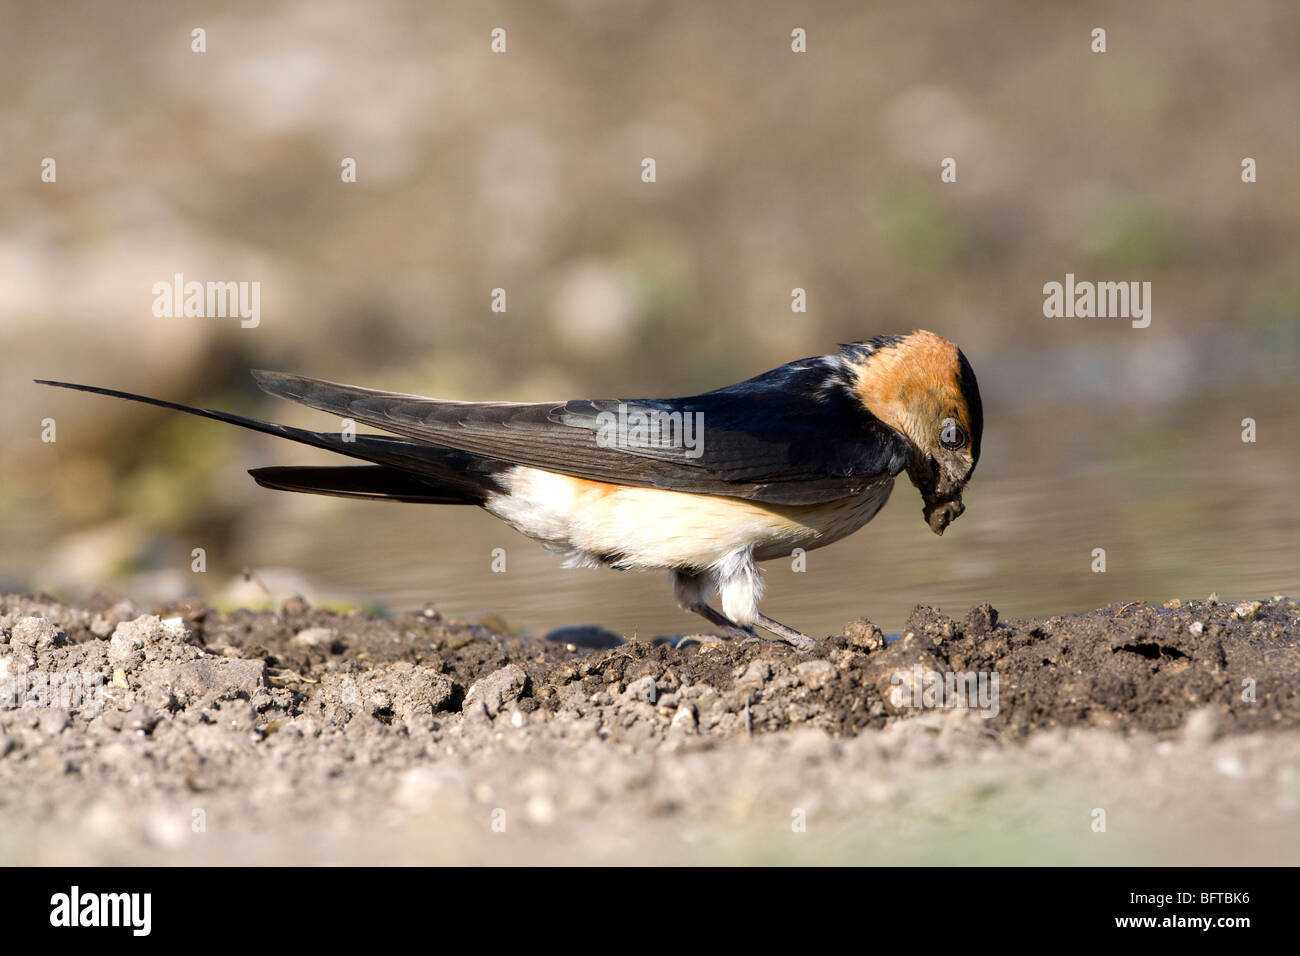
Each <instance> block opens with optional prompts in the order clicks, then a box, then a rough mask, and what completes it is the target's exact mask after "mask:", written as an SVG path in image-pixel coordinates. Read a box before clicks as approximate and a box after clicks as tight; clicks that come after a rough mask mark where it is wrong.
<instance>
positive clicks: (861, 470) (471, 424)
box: [253, 359, 907, 504]
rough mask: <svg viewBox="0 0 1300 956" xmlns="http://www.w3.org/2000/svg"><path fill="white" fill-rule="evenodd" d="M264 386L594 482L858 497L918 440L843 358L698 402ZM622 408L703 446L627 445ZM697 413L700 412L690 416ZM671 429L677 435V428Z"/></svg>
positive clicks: (787, 370) (792, 498)
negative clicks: (861, 394) (867, 397)
mask: <svg viewBox="0 0 1300 956" xmlns="http://www.w3.org/2000/svg"><path fill="white" fill-rule="evenodd" d="M253 375H254V377H255V378H256V379H257V382H258V384H259V385H260V386H261V387H262V388H263V389H265V390H266V391H267V392H269V393H270V394H272V395H277V396H280V397H282V398H288V399H291V400H293V401H296V402H301V403H302V404H304V405H309V406H311V407H312V408H316V409H320V410H321V411H325V412H329V413H331V414H334V415H338V416H341V417H343V418H348V419H353V420H355V421H358V422H364V423H366V424H368V425H372V426H375V427H378V428H383V429H385V430H387V431H390V432H393V433H395V434H397V435H401V436H403V437H405V438H407V439H413V440H416V441H420V442H428V443H430V444H433V445H438V446H442V447H446V448H454V449H459V450H462V451H466V452H470V453H473V454H475V455H481V456H485V457H489V458H492V459H496V460H499V461H505V462H510V463H513V464H517V465H526V466H529V467H532V468H540V469H543V470H546V471H552V472H558V473H560V474H565V475H572V476H574V477H577V478H585V479H589V480H593V481H604V482H613V483H617V484H624V485H636V486H641V487H646V488H662V489H666V490H670V491H689V492H697V493H703V494H716V495H731V496H735V497H740V498H749V499H752V500H755V501H762V502H768V503H771V504H814V503H817V502H823V501H833V500H836V499H839V498H844V497H847V496H849V495H853V494H857V493H859V492H861V491H863V490H864V489H866V488H868V487H871V486H873V485H876V484H879V483H882V482H884V481H887V480H889V479H890V478H892V477H893V476H895V475H897V474H899V473H900V472H901V471H902V470H903V469H904V468H905V467H906V462H907V445H906V442H905V440H904V439H903V438H902V436H900V435H899V434H898V433H897V432H895V431H893V430H892V429H890V428H888V427H887V426H885V425H884V424H883V423H881V422H880V421H879V420H878V419H877V418H875V417H874V416H873V415H871V414H870V413H869V412H868V411H867V410H866V409H865V408H864V407H863V406H862V404H861V403H860V402H859V401H857V399H856V397H855V396H854V395H853V394H852V392H851V391H850V389H849V388H848V385H847V382H845V381H843V380H842V379H841V376H842V375H843V372H842V370H841V366H839V365H838V364H837V363H836V362H835V360H834V359H808V360H805V361H802V362H793V363H791V364H789V365H785V366H782V367H781V368H778V369H774V370H773V371H771V372H767V373H764V374H763V375H760V376H758V377H756V378H753V379H750V380H748V381H745V382H741V383H739V384H737V385H732V386H729V387H727V388H723V389H718V390H717V391H713V392H708V393H705V394H703V395H697V396H693V397H689V398H675V399H643V400H637V399H633V400H627V401H620V400H618V399H608V400H597V401H585V400H584V401H571V402H548V403H541V404H508V403H498V402H451V401H443V400H440V399H431V398H421V397H419V396H416V395H403V394H399V393H395V392H381V391H375V390H372V389H366V388H357V387H355V386H350V385H338V384H334V383H331V382H322V381H319V380H317V379H310V378H303V377H300V376H296V375H288V374H285V373H281V372H263V371H255V372H254V373H253ZM620 407H622V408H623V409H624V410H627V411H628V412H629V414H630V415H631V418H630V419H628V420H627V423H628V424H630V425H632V427H633V428H635V415H636V413H637V411H641V412H649V413H655V414H657V415H660V416H666V417H661V418H660V419H659V421H660V422H661V423H669V427H671V423H672V422H673V418H672V416H674V415H676V416H677V421H678V422H686V421H688V422H689V423H690V424H691V425H692V426H693V425H694V424H695V423H696V422H697V421H698V422H699V423H700V424H701V426H702V428H701V429H700V432H699V434H698V435H697V436H695V437H698V438H701V439H702V441H700V442H699V443H698V447H697V448H693V447H691V445H692V442H691V441H690V440H689V439H690V438H691V437H692V435H691V432H686V431H680V432H678V438H679V439H683V440H679V441H678V443H677V444H676V445H670V444H668V443H666V442H665V443H660V444H652V445H647V444H638V443H637V441H636V436H635V435H634V434H632V435H629V437H630V438H631V441H619V439H618V435H619V430H618V425H617V423H618V421H619V414H620ZM688 416H689V417H688ZM669 434H670V432H669Z"/></svg>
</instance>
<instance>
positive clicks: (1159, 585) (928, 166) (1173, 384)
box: [0, 0, 1300, 637]
mask: <svg viewBox="0 0 1300 956" xmlns="http://www.w3.org/2000/svg"><path fill="white" fill-rule="evenodd" d="M0 15H2V16H3V26H2V27H0V144H3V145H2V146H0V351H2V352H3V355H4V376H3V380H2V381H0V390H2V394H0V397H2V398H3V401H2V402H0V442H2V445H0V482H3V495H2V497H0V522H2V527H3V535H2V539H0V585H2V586H3V587H4V589H6V590H36V589H40V590H45V591H49V592H51V593H53V594H55V595H57V596H60V597H63V598H70V599H76V598H79V597H85V596H86V595H88V594H90V593H92V592H94V591H95V590H97V589H100V588H110V589H113V590H114V591H116V592H118V593H121V594H125V595H127V596H129V597H132V598H134V599H136V600H137V601H140V602H149V601H158V600H164V599H170V598H175V597H180V596H184V595H188V594H199V595H202V596H204V597H206V598H208V599H210V600H216V601H221V602H225V603H240V604H258V603H263V602H270V601H275V600H279V599H280V598H282V597H283V596H285V595H287V594H288V593H292V592H302V593H304V594H306V595H307V596H308V597H309V598H311V599H312V600H314V601H319V602H328V603H338V604H352V605H364V606H369V607H376V608H391V609H401V608H409V607H417V606H421V605H424V604H426V603H432V604H434V605H435V606H437V607H438V608H440V609H441V610H443V611H444V612H446V613H448V614H449V615H451V616H463V617H467V618H470V619H479V618H482V617H484V616H485V615H491V616H493V620H494V623H497V624H500V623H501V621H504V622H505V623H506V625H507V626H509V627H510V628H512V629H515V630H529V631H536V632H539V633H540V632H542V631H545V630H547V629H549V628H552V627H555V626H559V625H563V624H575V623H599V624H602V625H605V626H607V627H610V628H613V629H615V630H618V631H621V632H625V633H627V634H629V635H636V636H641V637H649V636H653V635H656V634H675V633H680V632H682V631H683V630H686V629H690V628H692V627H694V622H693V621H692V619H690V618H688V617H686V616H685V615H683V614H681V612H679V611H677V610H676V608H675V607H674V606H673V604H672V601H671V598H670V595H669V593H668V588H667V586H666V582H665V581H663V580H660V579H658V578H656V577H647V576H630V575H620V574H617V573H615V572H611V571H586V570H573V571H565V570H562V569H561V568H560V566H559V563H558V561H556V560H555V559H554V558H552V557H551V556H549V555H547V554H545V553H544V552H543V551H542V550H541V549H540V547H538V546H537V545H535V544H533V543H532V542H530V541H528V540H527V539H524V538H522V537H520V536H518V535H516V534H515V533H514V532H512V531H510V529H508V528H506V527H505V526H504V525H501V524H499V523H498V522H496V521H495V519H492V518H491V517H489V516H487V515H485V514H482V513H479V512H477V511H474V510H471V509H452V508H441V509H439V508H420V507H417V506H409V505H390V504H385V503H367V502H346V501H341V500H337V499H330V498H318V497H307V496H292V495H285V494H279V493H274V492H270V491H265V490H262V489H259V488H257V487H256V486H255V485H253V483H252V481H251V480H250V479H248V478H247V477H246V475H245V474H244V472H245V470H246V469H247V468H249V467H256V466H259V465H267V464H277V463H278V464H289V463H312V462H322V461H325V460H328V458H329V456H326V455H323V454H321V453H317V452H312V451H311V450H309V449H303V448H299V447H296V446H293V445H291V444H288V443H284V442H276V441H274V440H273V439H269V438H265V437H262V436H257V435H250V434H245V433H242V432H240V431H238V430H236V429H233V428H229V427H226V426H222V425H219V424H216V423H210V422H204V421H201V420H196V419H192V418H188V417H183V416H179V415H175V414H168V413H163V412H160V411H157V410H154V409H149V408H144V407H141V406H136V405H129V404H126V403H120V402H114V401H111V400H108V399H101V398H96V397H93V396H88V395H83V394H77V393H66V392H57V391H53V390H49V389H43V388H40V387H38V386H35V385H33V384H31V381H30V380H31V379H32V378H37V377H43V378H56V379H64V380H72V381H81V382H88V383H92V384H99V385H107V386H113V387H119V388H125V389H128V390H135V391H142V392H146V393H149V394H153V395H158V396H162V397H166V398H170V399H174V400H179V401H186V402H190V403H196V404H200V405H207V406H214V407H223V408H227V409H231V410H236V411H241V412H245V413H252V414H257V415H261V416H273V417H274V418H276V419H277V420H279V421H283V422H287V423H292V424H300V425H313V426H316V427H330V426H331V424H332V423H331V422H330V420H329V419H328V418H327V417H325V416H321V415H319V414H317V413H313V412H311V411H309V410H306V409H301V408H297V407H294V406H290V405H288V404H286V403H283V402H275V401H274V400H271V399H267V398H265V397H264V396H262V395H261V394H260V393H258V392H257V391H256V389H255V388H254V387H253V385H252V383H251V380H250V379H249V378H248V376H247V369H248V368H249V367H264V368H275V369H284V370H288V371H294V372H299V373H304V374H309V375H314V376H317V377H322V378H327V379H333V380H339V381H348V382H354V383H356V384H362V385H369V386H373V387H381V388H387V389H396V390H402V391H411V392H418V393H422V394H429V395H436V396H440V397H449V398H460V399H510V400H518V401H530V400H544V399H551V398H568V397H588V396H620V397H638V396H652V395H669V394H690V393H694V392H698V391H702V390H706V389H709V388H713V387H716V386H719V385H722V384H726V383H729V382H732V381H735V380H738V379H741V378H745V377H748V376H750V375H752V374H755V373H757V372H760V371H762V370H764V369H767V368H769V367H772V366H774V365H777V364H780V363H782V362H785V361H789V360H791V359H794V358H799V357H803V356H807V355H815V354H822V353H824V352H827V351H830V350H833V348H834V347H835V345H836V344H837V343H839V342H844V341H851V340H855V339H861V338H866V337H869V336H871V335H874V334H877V333H881V332H899V331H906V330H908V329H912V328H917V327H923V328H929V329H932V330H934V331H936V332H938V333H940V334H942V335H945V336H947V337H949V338H951V339H953V340H954V341H956V342H957V343H958V344H959V345H961V347H962V348H963V349H964V351H965V352H966V353H967V355H968V356H969V357H970V359H971V361H972V363H973V364H974V366H975V368H976V370H977V372H978V374H979V378H980V384H981V388H982V391H983V395H984V403H985V408H986V418H987V427H986V433H985V440H984V455H983V460H982V462H981V464H980V467H979V471H978V472H977V476H976V480H975V481H974V483H973V484H972V486H971V487H970V489H969V491H968V493H967V496H966V502H967V505H968V511H967V513H966V515H965V516H964V517H963V518H962V519H961V520H960V521H959V522H957V523H956V524H955V525H954V526H953V527H952V528H951V529H950V530H949V532H948V533H947V534H946V535H945V536H944V537H943V538H942V539H939V538H936V537H934V536H933V535H931V534H930V533H929V531H928V530H927V529H926V528H925V526H924V524H923V522H922V520H921V517H920V501H919V498H918V497H917V495H916V493H915V491H914V490H913V489H912V488H911V487H910V485H908V484H907V483H906V482H904V483H902V484H900V485H899V487H898V488H897V489H896V492H895V496H894V499H893V501H892V502H891V503H890V505H889V506H888V507H887V508H886V509H885V511H884V512H883V513H882V515H881V516H880V517H879V518H878V519H877V520H876V521H875V522H874V523H873V524H872V525H871V526H870V527H869V528H867V529H865V530H864V531H862V532H860V533H859V534H858V535H856V536H854V537H852V538H850V539H848V540H846V541H844V542H841V543H840V544H837V545H835V546H833V547H832V548H829V549H826V550H823V551H817V552H813V553H811V554H810V555H809V556H808V565H807V571H806V572H805V573H802V574H796V573H793V572H792V571H791V570H790V568H789V567H787V566H785V565H783V564H781V563H780V562H777V563H774V564H771V565H769V566H768V567H769V588H770V591H769V593H770V597H769V600H768V602H767V603H766V605H765V610H766V611H767V612H768V613H770V614H772V615H773V616H775V617H776V618H778V619H781V620H785V621H788V622H789V623H790V624H792V625H794V626H796V627H799V628H801V629H804V630H808V631H810V632H813V633H826V632H830V631H833V630H838V629H839V627H840V626H841V625H842V624H843V622H844V621H845V620H847V619H848V618H850V617H854V616H858V615H866V616H869V617H871V618H872V619H873V620H875V621H876V622H877V623H880V624H881V625H882V626H884V627H886V629H887V630H897V629H898V627H899V626H900V624H901V622H902V621H903V619H904V618H905V616H906V614H907V613H908V611H909V610H910V608H911V607H912V605H914V604H916V603H926V604H933V605H937V606H941V607H943V608H944V609H945V610H947V611H949V612H950V613H951V612H960V611H961V610H962V609H964V607H965V606H967V605H969V604H973V603H977V602H980V601H985V600H987V601H991V602H993V604H994V605H995V606H996V607H998V608H999V609H1000V610H1001V612H1002V613H1003V615H1004V616H1029V615H1047V614H1055V613H1066V612H1071V611H1079V610H1084V609H1087V608H1090V607H1093V606H1096V605H1099V604H1102V603H1106V602H1111V601H1121V600H1123V601H1128V600H1142V599H1145V600H1153V601H1164V600H1167V599H1169V598H1172V597H1183V598H1187V597H1197V598H1204V597H1206V596H1207V595H1209V594H1210V593H1212V592H1214V593H1218V594H1219V595H1220V596H1221V597H1224V598H1225V599H1227V598H1228V597H1264V596H1269V595H1271V594H1274V593H1279V592H1286V593H1291V594H1294V593H1296V592H1297V591H1300V558H1298V557H1297V542H1298V541H1300V534H1298V532H1300V509H1298V508H1297V507H1296V501H1295V499H1296V491H1297V485H1296V476H1297V467H1298V466H1300V414H1298V413H1300V389H1297V385H1296V381H1297V375H1298V374H1300V359H1298V358H1297V356H1298V354H1300V226H1298V224H1300V195H1298V193H1297V183H1298V182H1300V124H1298V123H1297V121H1296V117H1297V116H1300V57H1298V56H1297V52H1296V51H1297V50H1300V7H1297V6H1296V5H1295V4H1292V3H1288V2H1282V0H1276V2H1242V3H1233V4H1223V3H1217V2H1215V3H1198V2H1181V0H1180V2H1173V0H1170V2H1163V3H1161V2H1153V3H1142V4H1133V3H1128V2H1123V3H1101V4H1089V5H1088V9H1087V10H1086V11H1084V10H1082V9H1079V8H1078V7H1076V6H1075V5H1064V4H1060V5H1058V4H1043V3H1036V2H1007V3H997V4H960V5H955V4H950V3H936V4H928V3H909V4H882V5H874V4H873V5H868V4H860V3H849V2H843V3H820V4H807V5H799V6H798V8H797V9H796V8H795V7H794V6H793V5H788V4H780V3H763V2H745V3H734V4H725V3H717V4H691V3H663V2H654V3H651V2H633V0H626V2H596V0H573V2H567V3H558V2H546V3H491V2H484V3H441V4H427V3H419V2H400V0H385V2H374V3H366V4H344V3H331V2H310V3H308V2H296V3H286V2H258V3H240V2H234V3H231V2H222V3H219V4H218V3H185V2H177V3H168V4H158V3H143V2H139V3H118V4H104V3H93V2H91V3H60V4H24V3H17V2H12V0H4V2H3V3H0ZM195 27H202V28H203V29H204V30H206V43H207V51H206V52H205V53H202V54H197V53H194V52H192V51H191V31H192V30H193V29H194V28H195ZM494 27H503V28H505V30H506V31H507V32H506V42H507V52H506V53H503V54H494V53H493V52H491V49H490V31H491V30H492V28H494ZM796 27H801V28H803V29H805V30H806V31H807V38H808V39H807V45H808V52H806V53H803V54H795V53H793V52H792V51H791V48H790V44H791V30H793V29H794V28H796ZM1094 27H1102V28H1104V29H1105V30H1106V31H1107V45H1108V51H1107V52H1106V53H1105V54H1095V53H1093V52H1091V51H1090V43H1091V38H1090V31H1091V30H1092V29H1093V28H1094ZM45 157H53V158H54V159H55V160H56V162H57V177H58V178H57V182H55V183H44V182H42V181H41V178H40V173H41V162H42V160H43V159H44V158H45ZM344 157H353V158H355V159H356V161H357V170H358V182H356V183H351V184H345V183H343V182H341V179H340V163H341V161H342V159H343V158H344ZM644 157H653V158H654V159H655V160H656V163H657V181H656V182H654V183H652V184H647V183H644V182H642V180H641V161H642V159H643V158H644ZM944 157H953V158H955V159H956V160H957V164H958V165H957V169H958V181H957V182H956V183H951V184H945V183H941V182H940V177H939V164H940V161H941V160H942V159H943V158H944ZM1244 157H1252V158H1254V159H1255V160H1256V162H1257V164H1258V179H1259V181H1258V182H1257V183H1254V184H1245V183H1243V182H1242V181H1241V161H1242V159H1243V158H1244ZM177 272H180V273H183V274H184V275H185V276H186V277H187V278H188V279H198V280H201V281H205V280H236V281H257V282H260V283H261V295H262V303H261V306H262V318H261V324H260V326H259V327H257V328H255V329H243V328H240V326H239V323H238V321H237V320H234V319H221V318H205V319H199V318H155V317H154V316H153V315H152V312H151V304H152V302H153V294H152V292H151V288H152V285H153V284H154V283H155V282H158V281H166V280H169V279H170V278H171V276H172V275H173V274H174V273H177ZM1067 272H1070V273H1074V274H1075V275H1076V276H1077V277H1078V278H1079V279H1087V280H1093V281H1133V280H1136V281H1149V282H1151V283H1152V286H1153V293H1152V295H1153V321H1152V323H1151V326H1150V327H1149V328H1147V329H1141V330H1139V329H1133V328H1131V327H1130V325H1129V323H1128V322H1127V321H1125V320H1122V319H1049V318H1045V317H1044V315H1043V309H1042V305H1043V293H1042V287H1043V284H1044V283H1046V282H1050V281H1062V280H1063V278H1064V276H1065V274H1066V273H1067ZM795 287H800V288H803V289H805V290H807V302H808V310H807V312H806V313H802V314H796V313H793V312H792V311H791V308H790V301H791V290H792V289H793V288H795ZM495 288H503V289H505V290H506V294H507V311H506V312H505V313H498V312H493V311H492V310H491V301H492V290H493V289H495ZM47 417H51V418H54V419H55V420H56V422H57V441H56V442H55V443H53V444H48V443H43V442H42V441H41V421H42V419H45V418H47ZM1247 417H1249V418H1253V419H1255V421H1256V422H1257V429H1258V440H1257V441H1256V442H1255V443H1243V441H1242V440H1241V432H1242V424H1241V423H1242V419H1244V418H1247ZM196 547H202V548H205V549H206V552H207V555H208V564H207V571H206V573H203V574H196V573H193V572H192V571H191V558H190V555H191V550H192V549H193V548H196ZM494 548H505V549H506V554H507V571H506V572H505V573H503V574H494V573H492V572H491V570H490V568H491V560H492V550H493V549H494ZM1094 548H1104V549H1105V551H1106V561H1107V570H1106V572H1105V573H1094V572H1093V570H1092V564H1093V554H1092V552H1093V549H1094Z"/></svg>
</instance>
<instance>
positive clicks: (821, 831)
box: [0, 596, 1300, 864]
mask: <svg viewBox="0 0 1300 956" xmlns="http://www.w3.org/2000/svg"><path fill="white" fill-rule="evenodd" d="M1171 604H1172V605H1174V606H1165V607H1152V606H1148V605H1146V604H1126V605H1114V606H1111V607H1108V608H1104V609H1101V610H1097V611H1093V612H1091V613H1089V614H1085V615H1081V616H1068V617H1057V618H1051V619H1048V620H1041V621H1000V620H999V619H998V615H997V612H996V611H995V610H994V609H993V608H991V607H989V606H988V605H983V606H981V607H976V608H972V609H970V610H969V611H965V612H963V613H961V614H960V615H957V616H954V617H948V616H945V615H944V614H942V613H940V612H939V611H937V610H933V609H930V608H924V607H919V608H917V609H916V611H915V612H914V613H913V615H912V616H911V618H910V619H909V620H908V622H907V624H906V625H905V627H904V631H903V633H902V634H901V635H900V636H899V637H898V639H897V640H893V641H889V642H886V640H885V638H884V635H883V634H881V632H880V631H879V629H877V628H876V627H874V626H873V625H872V624H871V623H870V622H868V621H865V620H858V621H854V622H851V623H850V624H848V625H847V626H846V627H845V628H844V631H843V633H842V634H840V635H837V636H832V637H828V638H826V639H824V640H822V641H820V642H819V643H818V646H817V648H816V650H814V651H813V652H810V653H806V654H800V653H798V652H796V651H794V650H792V649H790V648H788V647H786V646H784V645H781V644H774V643H770V642H767V641H761V640H756V639H755V640H747V641H720V640H717V639H714V638H711V637H709V636H706V635H696V636H692V637H685V638H677V639H674V640H662V639H661V640H659V641H655V642H650V641H645V642H626V641H624V640H623V639H622V638H620V637H618V636H617V635H614V634H611V633H609V632H605V631H601V630H599V629H597V628H569V629H564V630H563V631H561V632H556V633H553V634H552V635H548V636H547V637H546V638H520V637H513V636H508V635H503V634H499V633H495V632H494V631H493V630H491V629H490V628H489V627H485V626H481V625H473V626H472V625H467V624H465V623H463V622H449V621H445V620H443V619H442V618H441V616H440V615H439V614H438V613H437V612H436V611H434V610H427V611H425V612H424V613H421V614H415V615H408V616H401V617H396V618H391V619H388V618H374V617H368V616H366V615H364V614H361V613H359V612H354V613H348V614H338V613H334V612H329V611H324V610H318V609H313V608H311V607H309V606H307V604H306V603H305V602H303V601H301V600H297V599H295V600H292V601H290V602H288V603H287V604H286V605H285V606H284V607H283V608H282V609H281V610H280V611H279V612H278V613H271V612H252V611H237V612H233V613H222V612H219V611H217V610H214V609H212V608H209V607H206V606H204V605H202V604H199V603H197V602H195V603H182V604H175V605H168V606H163V607H158V608H138V607H135V606H134V605H132V604H131V603H130V602H128V601H124V600H119V599H117V598H114V597H98V598H96V599H93V600H92V601H90V602H89V603H87V604H86V605H85V606H81V607H68V606H65V605H62V604H59V603H57V602H55V601H53V600H52V599H48V598H41V597H29V596H8V597H4V598H0V862H5V863H151V862H162V863H182V864H205V863H281V862H284V863H329V862H373V863H382V862H401V863H425V862H429V863H462V862H564V863H577V862H656V863H657V862H706V863H707V862H719V863H732V862H763V863H769V862H796V863H818V862H830V863H879V864H906V863H935V862H939V863H980V862H986V863H1025V862H1052V863H1191V862H1201V863H1266V862H1268V863H1291V864H1294V863H1297V862H1300V604H1298V603H1297V602H1296V601H1294V600H1289V599H1285V598H1273V599H1271V600H1263V601H1246V602H1231V603H1223V604H1221V603H1217V602H1209V603H1203V602H1192V603H1188V604H1178V602H1171ZM935 675H937V677H936V676H935ZM958 675H960V677H959V676H958ZM995 676H996V681H995ZM967 678H969V679H970V684H969V687H970V693H969V695H963V694H962V691H963V690H964V688H965V686H966V680H967Z"/></svg>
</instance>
